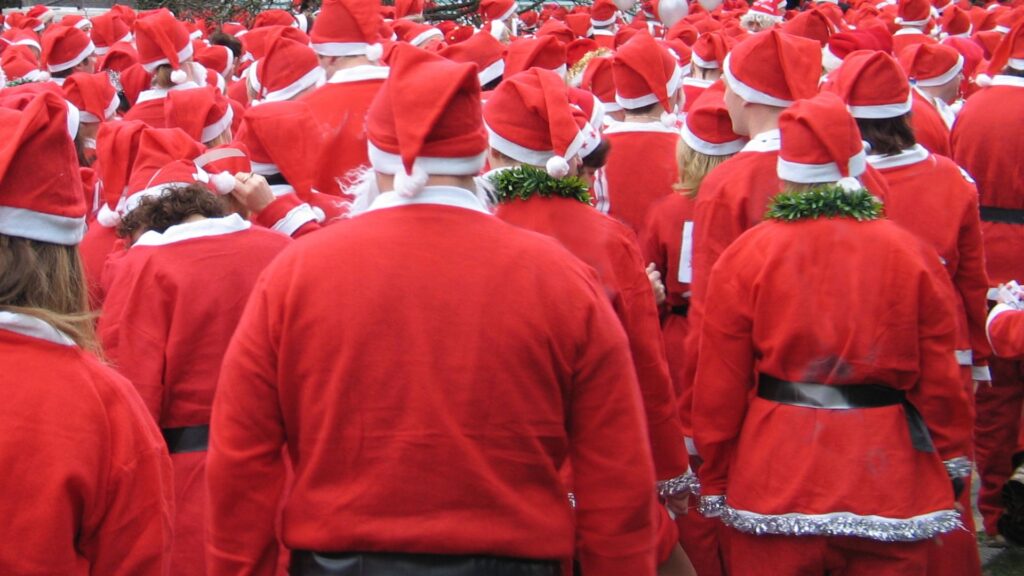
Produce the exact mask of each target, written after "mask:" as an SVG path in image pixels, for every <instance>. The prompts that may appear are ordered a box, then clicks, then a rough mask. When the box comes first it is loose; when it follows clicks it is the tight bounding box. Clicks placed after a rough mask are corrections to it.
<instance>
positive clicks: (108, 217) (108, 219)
mask: <svg viewBox="0 0 1024 576" xmlns="http://www.w3.org/2000/svg"><path fill="white" fill-rule="evenodd" d="M96 221H97V222H99V224H100V226H103V227H104V228H113V227H114V226H117V225H118V224H120V223H121V215H120V214H118V213H117V212H116V211H114V210H111V209H110V206H108V205H106V204H104V205H103V206H102V207H101V208H100V210H99V212H97V213H96Z"/></svg>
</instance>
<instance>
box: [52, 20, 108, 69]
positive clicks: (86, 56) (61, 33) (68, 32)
mask: <svg viewBox="0 0 1024 576" xmlns="http://www.w3.org/2000/svg"><path fill="white" fill-rule="evenodd" d="M42 46H43V62H44V63H45V64H46V69H47V71H49V73H50V75H51V76H53V77H54V78H67V77H68V76H70V75H72V74H75V73H78V72H84V73H86V74H92V73H93V72H95V71H96V56H95V52H96V47H95V46H93V43H92V40H91V39H90V38H89V35H88V34H86V33H85V32H82V31H81V30H79V29H78V28H75V27H74V26H57V27H53V28H50V29H48V30H47V31H46V33H45V34H43V38H42Z"/></svg>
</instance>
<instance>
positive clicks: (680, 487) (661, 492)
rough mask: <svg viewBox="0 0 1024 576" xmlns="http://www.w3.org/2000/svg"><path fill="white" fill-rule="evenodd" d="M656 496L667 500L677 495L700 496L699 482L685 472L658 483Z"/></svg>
mask: <svg viewBox="0 0 1024 576" xmlns="http://www.w3.org/2000/svg"><path fill="white" fill-rule="evenodd" d="M657 487H658V496H661V497H662V498H668V497H669V496H677V495H679V494H696V495H699V494H700V480H698V479H697V475H696V474H694V473H693V472H687V473H685V474H682V475H680V476H676V477H675V478H671V479H669V480H661V481H660V482H658V485H657Z"/></svg>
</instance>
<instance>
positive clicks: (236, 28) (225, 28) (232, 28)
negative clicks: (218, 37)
mask: <svg viewBox="0 0 1024 576" xmlns="http://www.w3.org/2000/svg"><path fill="white" fill-rule="evenodd" d="M220 31H221V32H223V33H225V34H228V35H230V36H234V37H235V38H241V37H242V36H245V35H246V34H248V33H249V29H248V28H246V27H245V24H242V23H240V22H225V23H223V24H221V25H220Z"/></svg>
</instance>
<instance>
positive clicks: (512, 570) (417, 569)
mask: <svg viewBox="0 0 1024 576" xmlns="http://www.w3.org/2000/svg"><path fill="white" fill-rule="evenodd" d="M288 573H289V574H290V575H291V576H411V575H413V574H415V575H416V576H558V575H559V574H560V573H561V568H560V566H559V563H558V562H554V561H545V560H527V559H520V558H500V557H496V556H447V555H440V554H397V553H388V552H379V553H373V554H369V553H362V554H361V553H348V554H343V553H328V552H310V551H307V550H293V551H292V558H291V565H290V566H289V569H288Z"/></svg>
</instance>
